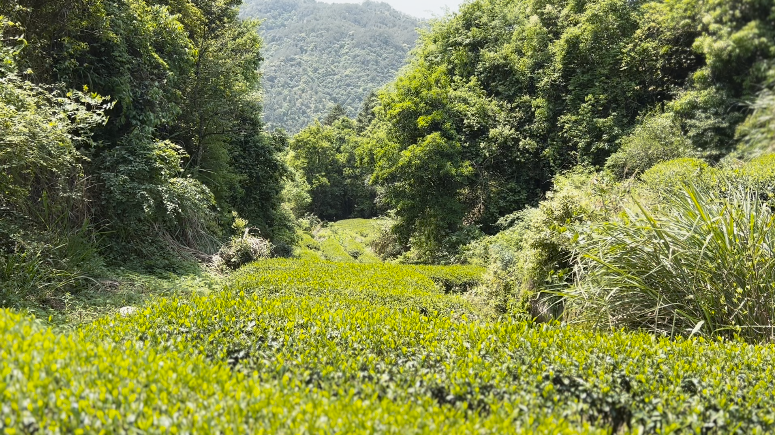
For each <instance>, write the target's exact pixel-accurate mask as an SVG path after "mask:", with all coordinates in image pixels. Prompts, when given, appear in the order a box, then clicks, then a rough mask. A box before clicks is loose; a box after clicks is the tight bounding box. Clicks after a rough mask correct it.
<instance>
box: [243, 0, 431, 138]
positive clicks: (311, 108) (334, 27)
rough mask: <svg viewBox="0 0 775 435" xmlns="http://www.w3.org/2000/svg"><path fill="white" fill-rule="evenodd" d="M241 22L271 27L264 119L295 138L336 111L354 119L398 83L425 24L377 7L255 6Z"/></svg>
mask: <svg viewBox="0 0 775 435" xmlns="http://www.w3.org/2000/svg"><path fill="white" fill-rule="evenodd" d="M241 15H242V16H243V17H252V18H259V19H261V20H264V21H263V23H262V25H261V27H260V33H261V36H262V37H263V38H264V46H265V49H264V57H265V59H266V60H265V63H264V65H263V73H264V92H265V97H264V104H265V106H264V107H265V119H266V122H267V124H268V125H269V126H270V127H282V128H285V129H286V130H287V131H289V132H297V131H299V130H300V129H301V128H302V127H304V126H305V125H307V124H308V123H309V122H310V120H312V119H313V118H315V117H322V116H323V115H324V114H325V113H326V111H327V110H328V109H330V108H331V107H332V106H333V105H335V104H340V105H342V106H343V107H345V108H346V109H347V111H348V115H350V116H354V115H355V114H356V113H357V111H358V109H359V107H360V105H361V103H362V102H363V99H364V98H365V97H366V96H367V95H368V93H369V92H370V91H372V90H374V89H376V88H378V87H380V86H382V85H383V84H385V83H387V82H389V81H390V80H392V79H393V78H394V77H395V75H396V73H397V72H398V70H399V69H400V68H401V66H402V65H403V64H404V61H405V60H406V55H407V53H408V52H409V50H410V49H411V48H412V47H414V44H415V41H416V39H417V32H416V28H417V26H418V25H420V24H421V21H420V20H418V19H415V18H413V17H410V16H408V15H405V14H403V13H401V12H398V11H396V10H395V9H393V8H391V7H390V6H389V5H388V4H386V3H377V2H365V3H363V4H327V3H319V2H315V1H314V0H248V1H246V2H245V3H244V4H243V6H242V8H241Z"/></svg>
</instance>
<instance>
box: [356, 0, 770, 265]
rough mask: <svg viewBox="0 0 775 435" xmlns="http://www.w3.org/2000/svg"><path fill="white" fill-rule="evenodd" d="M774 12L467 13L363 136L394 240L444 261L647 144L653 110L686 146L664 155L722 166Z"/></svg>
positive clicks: (669, 7) (619, 8) (602, 7)
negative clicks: (630, 146)
mask: <svg viewBox="0 0 775 435" xmlns="http://www.w3.org/2000/svg"><path fill="white" fill-rule="evenodd" d="M773 10H775V9H773V2H772V1H771V0H765V1H759V0H740V1H735V2H732V3H730V2H728V1H722V0H689V1H681V2H678V1H665V2H661V1H659V2H630V1H626V0H588V1H573V0H550V1H548V2H547V1H545V0H540V1H539V0H477V1H473V2H470V3H467V4H465V5H464V6H463V7H462V8H461V10H460V12H459V13H457V14H454V15H452V16H449V17H447V18H445V19H443V20H440V21H438V22H436V23H435V24H434V26H433V27H432V29H431V30H430V31H428V32H427V33H425V34H424V35H423V36H422V37H421V42H420V43H419V45H418V47H417V48H416V49H415V52H414V55H413V57H412V59H411V62H410V65H409V67H408V68H407V69H406V70H405V71H404V72H403V73H402V75H401V76H400V77H399V78H398V79H397V80H396V81H395V82H394V83H393V84H392V85H391V86H389V87H388V88H387V89H386V90H385V91H384V92H382V93H381V94H380V97H379V98H380V107H378V108H377V109H376V111H375V113H376V114H377V116H376V119H375V120H374V121H373V123H372V125H371V128H370V129H369V131H368V132H367V133H366V137H367V139H366V143H367V145H365V149H368V150H369V152H370V153H371V155H372V157H373V159H374V171H373V176H372V182H373V183H374V185H375V186H376V187H377V189H378V190H379V192H380V197H379V198H380V199H381V200H382V201H383V202H384V203H385V204H386V205H387V206H388V207H390V208H393V209H395V211H396V215H397V218H398V220H397V224H396V227H395V232H396V234H397V235H398V236H399V239H400V240H401V242H402V243H404V244H409V242H410V241H411V242H412V243H413V244H414V246H415V247H421V248H419V249H420V250H423V251H425V252H426V253H427V252H432V251H434V250H436V251H439V252H449V251H450V249H448V248H447V247H451V246H454V245H455V244H458V243H460V242H461V241H464V239H465V237H462V235H463V234H465V233H467V232H469V230H470V227H472V226H473V227H478V228H480V229H481V230H483V231H485V232H492V231H495V230H496V228H495V227H494V226H493V224H494V223H495V222H496V221H497V219H498V218H499V217H501V216H504V215H506V214H508V213H511V212H512V211H514V210H519V209H522V208H524V207H526V206H530V205H535V204H536V203H537V201H538V200H540V199H541V197H542V196H543V194H544V192H546V191H547V189H549V187H550V183H549V180H551V179H552V177H553V176H554V175H556V174H559V173H562V172H563V171H566V170H568V169H570V168H572V167H574V166H576V165H588V166H593V167H601V166H602V165H604V164H605V162H606V160H607V159H608V157H609V156H610V155H611V154H612V153H614V152H616V151H617V150H618V149H619V148H620V146H621V145H622V143H624V142H632V143H637V142H639V140H637V138H634V139H633V138H630V139H627V140H625V138H629V137H630V135H633V134H635V135H638V134H645V133H648V132H650V131H652V130H653V128H644V129H638V130H636V129H635V127H636V126H638V125H639V124H640V123H641V122H643V121H644V120H648V119H657V118H658V117H659V116H657V115H658V114H659V113H665V114H666V115H664V119H670V120H671V126H670V128H671V129H672V130H671V131H677V132H678V134H680V135H681V136H683V137H682V138H680V139H676V140H675V141H674V143H676V144H679V145H680V146H681V147H687V148H689V149H692V150H695V149H696V150H698V152H699V153H701V154H702V155H705V156H707V157H709V158H719V157H721V156H723V155H724V154H725V153H727V152H729V151H730V150H731V149H732V148H733V146H734V143H735V142H734V132H735V128H736V125H737V124H739V123H740V122H741V121H742V120H743V119H744V118H745V111H746V107H745V105H743V104H740V103H741V102H742V101H744V100H746V99H747V98H750V97H752V96H753V95H754V93H755V92H756V90H757V89H756V88H757V86H758V85H759V84H760V83H761V82H762V81H763V79H764V77H765V73H766V71H767V70H768V66H767V65H768V62H769V61H770V60H771V59H772V58H773V56H775V38H774V37H773V30H775V27H774V26H773V22H774V21H773V20H772V19H771V18H772V17H773ZM655 113H656V114H657V115H654V114H655ZM649 114H652V116H649ZM660 116H661V115H660ZM648 122H651V121H648ZM644 132H645V133H644ZM652 136H653V135H652ZM640 142H643V141H640ZM670 154H671V153H670V152H666V153H664V155H670ZM429 190H430V191H433V192H436V194H435V195H430V194H425V192H427V191H429ZM452 250H454V249H452ZM440 255H442V256H443V255H444V254H440ZM432 256H433V255H431V257H432Z"/></svg>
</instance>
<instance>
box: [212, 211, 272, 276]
mask: <svg viewBox="0 0 775 435" xmlns="http://www.w3.org/2000/svg"><path fill="white" fill-rule="evenodd" d="M232 215H233V216H234V224H233V225H232V228H234V230H235V231H236V233H237V234H236V235H235V236H233V237H232V238H231V239H230V240H229V242H228V243H226V244H224V245H223V246H221V249H220V250H219V251H218V255H217V256H216V261H215V262H216V263H222V264H224V265H226V266H227V267H229V268H230V269H239V268H240V267H242V266H244V265H246V264H248V263H251V262H253V261H256V260H258V259H261V258H269V256H270V255H271V254H272V244H271V243H270V242H269V241H268V240H266V239H263V238H261V237H257V236H254V235H252V234H250V231H251V230H254V228H250V227H248V221H247V220H245V219H242V218H241V217H239V215H238V214H237V213H236V212H234V213H233V214H232Z"/></svg>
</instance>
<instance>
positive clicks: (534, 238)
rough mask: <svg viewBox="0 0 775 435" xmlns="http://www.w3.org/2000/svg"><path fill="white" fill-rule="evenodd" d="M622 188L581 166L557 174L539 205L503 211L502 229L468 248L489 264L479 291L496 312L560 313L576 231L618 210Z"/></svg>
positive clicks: (538, 315) (533, 315)
mask: <svg viewBox="0 0 775 435" xmlns="http://www.w3.org/2000/svg"><path fill="white" fill-rule="evenodd" d="M624 192H625V187H624V186H622V185H619V184H617V183H616V182H614V181H613V180H611V179H610V177H608V176H607V175H606V174H603V173H599V174H598V173H595V172H593V171H591V170H589V169H586V168H583V167H580V168H577V169H575V170H573V171H569V172H568V173H566V174H564V175H561V176H557V177H555V179H554V189H553V190H552V191H551V192H549V193H548V194H547V198H546V200H544V201H542V202H541V203H540V204H539V206H538V207H536V208H529V209H526V210H523V211H521V212H518V213H515V214H512V215H510V216H507V217H505V218H504V219H502V220H501V225H503V226H504V227H505V228H504V230H503V231H501V232H500V233H498V234H497V235H494V236H491V237H487V238H485V239H482V240H480V241H477V242H475V243H474V244H471V245H469V246H468V247H467V248H466V251H467V258H468V259H469V260H471V261H473V262H475V263H478V264H486V265H488V272H487V274H486V275H485V278H484V284H483V286H482V287H480V288H479V289H477V292H478V293H479V295H480V296H481V297H482V298H483V299H485V300H487V301H489V302H490V304H491V305H492V306H493V308H495V310H496V311H497V312H500V313H506V312H511V313H519V312H522V313H526V314H528V315H529V317H530V318H539V319H542V320H548V319H551V318H556V317H558V316H559V315H560V314H561V313H562V298H561V297H558V296H557V295H556V294H557V292H559V291H562V290H563V289H564V288H565V287H567V286H569V285H570V284H571V281H572V270H573V267H574V252H575V240H576V238H577V237H578V234H579V233H580V232H583V231H585V228H586V226H587V225H588V224H589V223H590V222H595V221H601V220H604V219H606V217H608V216H612V215H614V214H616V213H617V212H618V211H619V210H620V208H621V205H622V203H623V202H624V199H623V198H624V195H625V193H624Z"/></svg>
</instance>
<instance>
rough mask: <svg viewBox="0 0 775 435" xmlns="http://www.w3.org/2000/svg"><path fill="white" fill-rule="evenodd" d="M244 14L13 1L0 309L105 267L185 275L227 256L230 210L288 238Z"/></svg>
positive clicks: (256, 56) (3, 19)
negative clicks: (200, 262)
mask: <svg viewBox="0 0 775 435" xmlns="http://www.w3.org/2000/svg"><path fill="white" fill-rule="evenodd" d="M237 4H238V2H234V1H231V2H222V1H193V0H192V1H170V2H165V1H145V0H128V1H125V0H107V1H99V2H81V1H63V2H37V1H26V0H2V1H0V34H1V35H2V37H1V38H0V41H2V46H0V56H2V66H1V67H0V68H1V69H0V114H1V115H0V119H2V123H0V144H2V148H1V149H0V168H2V170H1V171H0V172H1V173H2V175H0V192H2V196H1V197H0V212H1V213H2V219H1V220H0V250H1V252H2V255H1V256H0V265H1V266H2V267H0V270H1V271H2V272H0V278H2V281H3V284H4V285H3V287H2V292H1V293H0V304H2V305H11V306H14V305H17V304H27V303H33V304H34V303H36V301H39V298H45V297H58V296H60V295H62V294H64V293H65V292H68V291H69V292H76V291H77V290H78V289H80V288H82V287H83V285H85V284H87V283H88V282H90V281H89V279H90V277H91V276H95V275H99V274H100V273H101V272H100V270H101V268H102V267H103V266H104V265H105V264H107V265H111V264H112V265H124V266H126V265H135V266H137V267H140V268H142V269H146V270H170V269H175V267H176V264H179V263H180V261H182V260H183V261H184V262H185V261H190V260H191V259H193V258H194V257H202V256H206V255H208V254H212V253H214V252H215V251H217V250H218V249H219V246H220V245H221V243H222V241H223V240H224V238H225V237H224V236H225V232H226V234H228V233H227V232H228V231H230V229H229V226H230V225H231V223H232V220H233V218H232V211H236V212H237V213H239V214H240V215H241V216H242V217H244V218H246V219H248V220H249V221H250V222H251V224H252V225H253V226H255V227H258V228H260V230H261V232H262V234H263V235H264V236H265V237H271V238H275V239H277V240H281V239H283V234H288V230H289V229H290V225H291V223H290V221H289V220H288V219H287V218H286V217H284V215H283V214H282V211H281V210H282V209H280V207H279V204H280V197H279V195H280V189H281V186H280V185H281V180H282V179H283V177H284V176H285V171H286V169H285V166H284V164H283V163H282V161H281V160H280V158H279V152H280V149H278V148H277V147H278V145H277V144H276V141H275V140H274V139H273V138H272V137H271V136H269V135H267V134H266V133H265V132H264V125H263V121H262V119H261V113H262V112H261V104H260V98H259V87H258V86H259V72H258V69H259V67H260V61H261V54H260V47H261V41H260V38H259V36H258V34H257V23H256V22H252V21H242V20H240V19H239V18H238V17H237V9H236V6H237ZM279 146H284V144H280V145H279ZM284 231H285V233H284ZM51 280H54V282H50V281H51Z"/></svg>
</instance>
